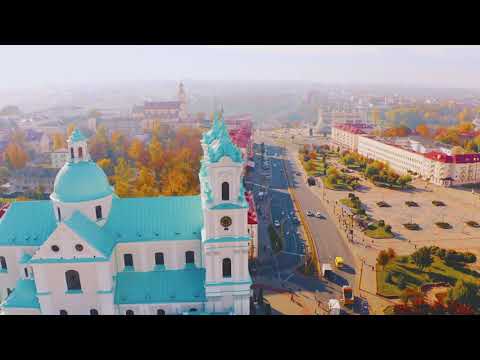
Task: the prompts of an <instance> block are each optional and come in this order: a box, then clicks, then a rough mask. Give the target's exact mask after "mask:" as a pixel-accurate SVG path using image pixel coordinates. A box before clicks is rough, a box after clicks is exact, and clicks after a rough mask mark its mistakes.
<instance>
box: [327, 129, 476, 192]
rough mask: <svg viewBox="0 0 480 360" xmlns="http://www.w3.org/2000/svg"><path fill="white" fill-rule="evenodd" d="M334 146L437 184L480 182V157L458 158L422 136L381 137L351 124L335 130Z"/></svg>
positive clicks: (332, 141)
mask: <svg viewBox="0 0 480 360" xmlns="http://www.w3.org/2000/svg"><path fill="white" fill-rule="evenodd" d="M331 144H332V145H333V146H339V147H340V148H341V149H345V150H350V151H356V152H358V153H359V154H360V155H362V156H365V157H367V158H369V159H373V160H379V161H382V162H384V163H387V164H388V165H389V166H390V168H392V169H393V170H394V171H396V172H397V173H399V174H412V173H413V174H416V175H418V176H420V177H421V178H423V179H425V180H428V181H430V182H432V183H434V184H436V185H441V186H452V185H464V184H474V183H480V154H462V155H454V154H452V152H451V149H449V148H448V146H446V145H441V144H438V143H433V142H429V141H426V140H424V139H422V138H420V137H415V136H413V137H408V138H381V137H375V136H372V135H370V134H368V131H365V129H363V130H362V129H359V128H358V127H356V126H352V125H351V124H343V125H336V126H334V127H333V128H332V140H331Z"/></svg>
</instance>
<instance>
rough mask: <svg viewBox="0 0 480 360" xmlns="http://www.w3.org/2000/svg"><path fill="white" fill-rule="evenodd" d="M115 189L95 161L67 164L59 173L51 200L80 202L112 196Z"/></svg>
mask: <svg viewBox="0 0 480 360" xmlns="http://www.w3.org/2000/svg"><path fill="white" fill-rule="evenodd" d="M112 193H113V189H112V187H111V186H110V183H109V182H108V178H107V176H106V175H105V173H104V172H103V170H102V169H101V168H100V167H99V166H98V165H97V164H96V163H94V162H93V161H80V162H77V163H74V162H67V163H66V164H65V165H64V166H63V167H62V168H61V169H60V171H59V172H58V174H57V177H56V178H55V183H54V185H53V193H52V195H51V198H52V199H53V200H57V201H61V202H80V201H90V200H96V199H100V198H102V197H105V196H108V195H111V194H112Z"/></svg>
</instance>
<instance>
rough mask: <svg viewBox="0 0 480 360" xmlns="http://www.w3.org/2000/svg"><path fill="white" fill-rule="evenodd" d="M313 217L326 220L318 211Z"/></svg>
mask: <svg viewBox="0 0 480 360" xmlns="http://www.w3.org/2000/svg"><path fill="white" fill-rule="evenodd" d="M315 217H316V218H319V219H325V218H326V217H325V215H323V214H322V213H321V212H320V211H317V212H316V214H315Z"/></svg>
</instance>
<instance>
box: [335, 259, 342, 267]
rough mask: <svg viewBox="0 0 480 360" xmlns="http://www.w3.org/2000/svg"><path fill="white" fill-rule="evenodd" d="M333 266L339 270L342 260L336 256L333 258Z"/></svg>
mask: <svg viewBox="0 0 480 360" xmlns="http://www.w3.org/2000/svg"><path fill="white" fill-rule="evenodd" d="M335 266H336V267H337V268H341V267H342V266H343V258H342V257H340V256H337V257H336V258H335Z"/></svg>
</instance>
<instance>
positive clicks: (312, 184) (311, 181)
mask: <svg viewBox="0 0 480 360" xmlns="http://www.w3.org/2000/svg"><path fill="white" fill-rule="evenodd" d="M307 184H308V186H314V185H316V184H317V181H316V180H315V178H314V177H313V176H310V177H309V178H308V179H307Z"/></svg>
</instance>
